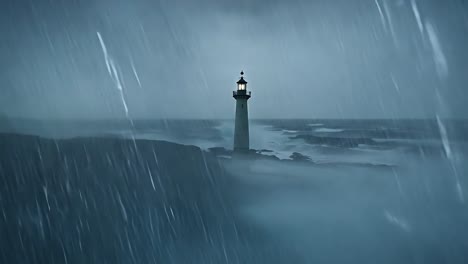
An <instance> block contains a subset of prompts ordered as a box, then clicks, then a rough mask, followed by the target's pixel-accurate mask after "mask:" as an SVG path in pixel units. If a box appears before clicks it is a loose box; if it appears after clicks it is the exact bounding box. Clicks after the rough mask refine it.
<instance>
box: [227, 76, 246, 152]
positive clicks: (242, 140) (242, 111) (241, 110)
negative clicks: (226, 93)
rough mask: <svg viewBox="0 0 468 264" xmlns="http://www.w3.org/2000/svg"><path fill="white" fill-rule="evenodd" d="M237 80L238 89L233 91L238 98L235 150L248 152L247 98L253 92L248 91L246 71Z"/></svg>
mask: <svg viewBox="0 0 468 264" xmlns="http://www.w3.org/2000/svg"><path fill="white" fill-rule="evenodd" d="M240 74H241V77H240V79H239V81H237V90H236V91H233V92H232V96H233V97H234V99H235V100H236V122H235V128H234V151H235V152H248V150H249V112H248V108H247V100H249V98H250V95H251V92H250V91H247V82H246V81H245V80H244V72H243V71H241V73H240Z"/></svg>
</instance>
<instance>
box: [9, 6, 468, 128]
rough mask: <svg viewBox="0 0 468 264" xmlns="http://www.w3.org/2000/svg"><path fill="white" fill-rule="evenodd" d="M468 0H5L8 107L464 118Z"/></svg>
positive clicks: (12, 111)
mask: <svg viewBox="0 0 468 264" xmlns="http://www.w3.org/2000/svg"><path fill="white" fill-rule="evenodd" d="M467 2H468V1H464V0H450V1H449V0H446V1H440V0H352V1H350V0H309V1H300V0H272V1H267V0H237V1H227V0H197V1H195V0H194V1H190V0H159V1H158V0H94V1H91V0H62V1H56V0H30V1H24V0H6V1H5V0H4V1H2V3H1V4H0V5H1V6H0V22H1V23H0V29H1V31H0V32H1V34H2V37H1V39H0V59H1V60H0V113H2V114H3V115H8V116H16V117H30V118H41V119H42V118H46V119H54V118H70V119H73V118H80V119H83V118H85V119H86V118H90V119H94V118H123V117H125V116H126V115H128V116H129V117H131V118H232V117H233V116H234V106H235V104H234V99H233V98H232V90H234V89H235V82H236V81H237V80H238V77H239V72H240V70H244V71H245V73H246V79H247V81H248V82H249V85H248V89H250V90H251V91H252V95H253V96H252V98H251V99H250V100H249V107H250V116H251V117H253V118H285V117H286V118H382V117H383V118H401V117H403V118H408V117H429V118H431V117H435V116H436V115H440V116H444V117H468V107H467V105H468V51H467V49H468V3H467Z"/></svg>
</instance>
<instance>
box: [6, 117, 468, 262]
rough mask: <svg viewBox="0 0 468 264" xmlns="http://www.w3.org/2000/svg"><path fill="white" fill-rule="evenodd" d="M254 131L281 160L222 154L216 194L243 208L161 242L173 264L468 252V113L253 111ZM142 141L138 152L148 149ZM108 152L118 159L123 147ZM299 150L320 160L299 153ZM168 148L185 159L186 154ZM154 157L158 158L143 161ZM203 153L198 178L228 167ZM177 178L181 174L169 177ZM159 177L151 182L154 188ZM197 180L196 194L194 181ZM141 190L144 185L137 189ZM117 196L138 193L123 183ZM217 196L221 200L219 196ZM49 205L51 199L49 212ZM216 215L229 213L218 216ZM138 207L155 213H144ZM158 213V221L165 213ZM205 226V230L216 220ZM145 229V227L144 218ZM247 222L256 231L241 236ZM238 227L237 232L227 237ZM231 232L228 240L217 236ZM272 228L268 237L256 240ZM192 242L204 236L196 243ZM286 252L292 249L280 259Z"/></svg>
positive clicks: (444, 258) (40, 127)
mask: <svg viewBox="0 0 468 264" xmlns="http://www.w3.org/2000/svg"><path fill="white" fill-rule="evenodd" d="M233 129H234V128H233V121H232V120H157V121H148V120H135V121H134V122H133V125H130V124H129V123H128V122H127V121H106V122H81V123H77V122H49V123H47V122H40V123H31V122H13V123H12V124H11V125H10V126H9V128H8V130H9V131H6V132H12V131H14V132H16V133H23V134H34V135H40V136H42V137H45V138H53V139H55V140H57V139H73V138H87V137H98V138H104V139H108V138H114V139H130V140H137V141H138V142H139V143H138V144H140V145H141V144H144V142H146V141H144V140H149V141H148V142H150V141H151V140H165V141H169V142H175V143H179V144H183V145H194V146H198V147H200V148H201V149H202V150H205V152H206V153H209V152H210V149H211V148H214V147H223V148H226V149H231V148H232V141H233V140H232V139H233ZM139 140H143V141H139ZM250 141H251V148H253V149H255V150H257V152H258V153H260V154H263V155H270V156H271V155H274V156H276V157H277V159H255V160H233V159H230V158H226V157H224V156H223V157H219V159H218V161H217V162H218V164H219V165H220V166H221V167H222V168H223V169H222V170H223V171H224V172H225V175H228V176H227V177H229V178H232V179H235V180H236V182H237V184H235V185H232V186H231V185H229V188H228V189H229V192H227V191H226V190H223V191H222V192H220V193H216V192H215V193H216V195H215V196H214V197H224V196H225V195H227V193H229V195H230V197H231V198H232V197H234V198H233V200H232V201H231V202H230V203H229V206H228V205H226V206H227V207H231V206H232V210H233V211H232V215H231V214H229V217H227V215H228V214H226V210H227V209H225V208H224V209H219V210H220V211H216V210H218V209H216V210H215V211H213V213H214V216H210V217H208V218H209V220H210V221H209V222H210V223H212V224H211V225H213V227H212V228H213V230H214V231H213V236H214V237H213V238H211V239H210V240H209V241H210V242H209V243H206V244H204V243H199V242H197V241H198V240H197V239H191V240H190V241H186V240H185V239H184V238H181V237H176V241H178V242H177V243H176V244H170V243H173V242H170V243H169V242H168V241H163V240H159V241H158V243H157V244H158V246H157V248H158V250H160V248H164V250H166V251H167V252H169V253H170V254H169V253H168V254H169V255H170V258H169V260H170V261H172V263H467V262H468V253H467V252H468V225H467V223H468V200H467V199H468V163H467V161H468V121H466V120H437V119H436V120H253V121H251V123H250ZM96 144H99V140H97V141H96ZM138 144H136V143H135V147H136V146H137V145H138ZM130 145H131V144H130ZM79 146H80V145H79V144H78V147H79ZM78 149H81V148H80V147H79V148H78ZM118 149H119V148H118ZM183 149H184V148H178V150H177V151H183ZM188 150H190V151H194V150H193V148H187V151H188ZM135 151H136V152H137V153H138V149H135ZM72 153H74V152H72ZM105 153H106V154H105V155H110V156H109V157H112V151H107V152H105ZM130 153H133V152H130ZM178 153H179V154H177V155H180V156H181V159H180V160H177V159H176V163H177V164H171V166H176V167H182V168H183V167H184V166H188V165H187V164H189V163H190V162H191V164H192V163H193V160H192V159H190V155H192V154H187V153H185V154H186V155H185V154H184V153H181V152H178ZM194 153H195V154H196V155H199V153H198V152H194ZM294 153H296V156H297V153H300V155H302V157H303V156H307V157H308V158H309V159H310V160H309V161H306V162H304V161H294V160H293V157H294V155H293V154H294ZM195 154H193V155H195ZM74 155H78V154H74ZM119 155H120V154H119ZM132 155H133V154H132ZM138 155H140V156H141V155H143V154H138ZM138 155H137V158H138V157H139V156H138ZM158 155H159V156H158V160H159V159H161V156H165V155H166V154H165V152H164V151H162V152H160V153H159V154H158ZM167 155H170V156H171V157H174V153H169V152H167ZM123 156H125V155H123ZM109 157H107V159H110V158H109ZM155 157H156V156H155ZM75 158H76V157H75ZM86 158H88V157H87V156H86ZM145 158H148V157H139V158H138V159H145ZM149 158H150V159H152V158H153V156H152V155H150V157H149ZM198 158H199V157H198ZM138 159H137V160H138ZM194 159H196V157H195V156H194ZM65 160H67V159H65ZM201 160H203V161H204V162H202V163H201V164H198V165H197V164H194V165H191V166H194V167H190V168H186V169H187V171H188V172H189V173H188V175H187V176H188V177H190V175H191V173H190V172H191V171H193V173H194V174H195V172H196V173H200V170H206V173H204V174H207V175H208V176H209V177H210V179H211V177H221V175H218V174H216V173H214V174H213V173H212V172H211V171H212V170H211V169H208V167H209V166H211V165H207V163H206V161H205V156H203V157H202V158H201ZM41 161H42V157H41ZM113 162H114V163H109V164H111V165H112V166H113V167H115V168H116V170H117V171H119V170H118V168H119V166H121V165H119V164H118V163H117V165H115V164H116V163H115V162H121V163H125V164H126V165H125V166H127V165H128V164H130V163H129V162H130V161H129V160H126V159H123V160H121V161H113ZM158 162H160V161H157V162H156V163H158ZM127 163H128V164H127ZM111 165H109V166H111ZM41 166H42V165H41ZM57 166H58V165H57ZM67 166H68V165H67ZM99 166H100V165H99ZM122 166H123V165H122ZM147 166H148V165H144V166H143V169H142V171H143V172H137V171H139V169H138V168H135V169H134V170H133V169H131V166H130V169H128V168H126V169H125V172H124V173H125V177H129V178H134V177H135V178H137V179H139V177H140V176H141V175H140V174H141V173H146V171H148V173H149V174H150V176H151V175H157V174H161V173H163V172H162V171H158V170H157V171H154V172H151V170H150V169H149V167H148V168H147ZM158 166H159V165H158ZM137 167H138V166H137ZM85 169H86V170H87V171H90V170H91V169H90V168H85ZM122 170H123V169H122ZM223 175H224V174H223ZM173 176H174V177H176V175H168V177H169V178H171V177H173ZM77 177H79V175H77ZM110 177H111V176H110ZM177 178H178V179H184V178H183V177H180V176H177ZM78 179H79V178H78ZM154 184H155V182H154V181H153V182H151V184H150V183H148V185H149V186H151V185H153V188H154ZM194 188H195V187H194ZM196 188H205V187H203V186H197V187H196ZM150 190H151V189H150ZM187 190H189V191H190V192H192V190H190V188H189V189H187ZM176 191H177V195H176V196H177V199H178V201H179V200H180V201H182V202H183V201H185V202H187V203H188V202H190V201H189V200H190V199H192V198H190V197H192V196H189V195H188V194H185V193H184V192H181V191H180V190H179V189H178V188H175V189H174V190H173V192H176ZM193 191H200V192H203V191H202V190H193ZM132 192H138V190H130V191H128V193H132ZM166 192H169V191H166ZM48 195H50V196H52V195H53V194H51V193H49V194H48ZM89 195H92V194H89ZM92 197H94V196H92ZM112 197H122V198H119V199H127V198H125V196H124V194H121V193H119V194H118V195H116V196H115V194H113V196H112ZM112 197H111V198H109V200H110V201H112V199H113V198H112ZM93 199H94V198H93ZM132 199H133V198H132ZM210 199H212V198H210ZM223 199H224V198H223ZM119 201H120V200H119ZM120 203H121V202H120ZM116 204H117V205H118V204H119V203H116ZM189 204H190V203H189ZM126 205H127V206H129V207H132V206H133V205H132V204H131V203H130V204H126ZM135 206H137V205H135ZM207 206H208V207H207V208H211V206H210V203H208V205H207ZM223 206H224V205H222V204H221V205H220V207H221V208H223ZM138 207H144V206H142V205H138ZM188 207H189V208H190V206H188ZM117 208H120V207H119V206H117ZM165 208H166V207H164V209H165ZM47 210H49V209H47V207H46V208H45V209H44V211H46V212H47ZM171 210H172V209H171ZM174 210H175V212H176V213H175V215H178V213H177V212H178V211H177V209H174ZM206 210H208V211H210V210H214V209H206ZM117 211H118V210H117ZM166 212H167V211H166ZM167 215H168V214H163V216H167ZM216 215H219V216H221V215H224V216H225V217H224V218H220V219H218V217H216ZM126 217H130V216H126ZM135 217H136V218H135V219H140V220H139V221H140V222H142V223H143V222H144V221H143V216H140V215H137V216H135ZM190 219H192V220H193V221H192V222H193V225H194V226H197V224H196V223H198V222H197V221H198V220H197V219H198V216H197V215H193V216H191V215H190V214H187V215H186V218H184V221H185V222H184V224H187V223H191V220H190ZM216 219H218V220H216ZM229 219H236V221H239V223H242V224H248V225H252V226H253V227H250V229H249V228H247V229H245V230H242V231H239V230H238V228H240V227H235V228H234V229H233V227H232V225H230V223H231V220H229ZM147 221H150V223H152V222H151V221H154V219H149V220H147ZM187 221H188V222H187ZM232 221H234V220H232ZM242 224H239V226H242ZM166 227H167V226H166ZM177 228H178V227H177V225H176V226H175V227H172V228H171V229H168V230H169V231H170V230H174V232H175V233H177V232H176V231H177V230H178V229H177ZM199 228H200V230H205V228H206V226H205V225H202V226H201V227H199ZM139 230H140V229H139ZM141 230H143V231H142V232H145V231H144V230H145V229H144V228H142V229H141ZM141 230H140V231H141ZM233 230H234V231H233ZM147 231H148V232H149V229H148V230H147ZM204 232H206V231H204ZM208 232H209V231H208ZM238 232H241V233H249V234H250V235H249V236H247V237H246V238H244V239H239V238H237V233H238ZM201 233H203V232H201ZM229 233H233V234H236V235H233V236H232V237H230V236H228V235H225V234H229ZM210 234H211V233H210ZM219 234H220V236H221V237H222V239H221V240H219V238H218V239H217V238H215V237H216V236H218V235H219ZM260 234H261V235H260ZM134 235H135V236H136V237H139V236H140V235H139V234H134ZM204 236H205V237H206V236H207V235H206V233H205V235H204ZM260 236H261V239H260V241H263V242H261V243H260V244H261V245H260V244H259V242H258V241H257V239H254V237H260ZM199 239H200V241H204V239H205V238H203V236H201V237H200V238H199ZM194 241H195V242H194ZM129 243H133V242H129ZM192 243H195V244H197V245H198V246H196V247H195V246H193V247H192V246H190V245H191V244H192ZM270 244H271V245H274V246H272V248H273V249H271V248H270V249H269V251H265V249H264V247H269V246H271V245H270ZM182 245H183V246H182ZM202 245H203V246H202ZM219 245H222V247H220V246H219ZM266 245H268V246H266ZM122 250H124V249H122ZM195 251H196V254H195V253H194V252H195ZM181 252H183V254H182V253H181ZM190 252H192V253H190ZM145 254H146V253H145ZM178 254H179V255H184V257H187V255H188V257H187V258H188V259H191V262H190V261H188V262H187V260H184V261H183V260H177V259H178V258H177V257H174V256H176V255H178ZM191 254H193V256H192V257H190V256H191ZM278 254H279V255H281V256H282V257H281V258H278ZM195 256H197V257H195ZM284 259H286V260H284ZM288 259H289V260H291V262H288V261H287V260H288ZM165 260H166V261H167V260H168V259H167V258H166V259H165ZM75 263H79V262H75ZM141 263H144V262H141Z"/></svg>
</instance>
